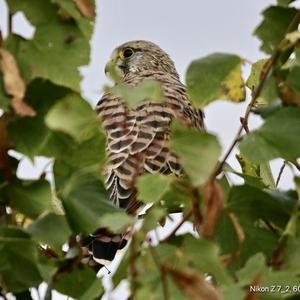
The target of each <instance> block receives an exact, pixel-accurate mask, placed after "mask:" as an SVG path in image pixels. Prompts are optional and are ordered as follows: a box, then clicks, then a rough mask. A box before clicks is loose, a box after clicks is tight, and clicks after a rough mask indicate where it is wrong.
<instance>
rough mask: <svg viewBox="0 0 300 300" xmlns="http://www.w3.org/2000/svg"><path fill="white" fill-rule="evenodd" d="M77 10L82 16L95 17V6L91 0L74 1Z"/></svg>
mask: <svg viewBox="0 0 300 300" xmlns="http://www.w3.org/2000/svg"><path fill="white" fill-rule="evenodd" d="M74 2H75V4H76V5H77V8H78V9H79V10H80V12H81V14H82V15H83V16H85V17H95V16H96V11H95V5H94V4H93V2H92V1H90V0H74Z"/></svg>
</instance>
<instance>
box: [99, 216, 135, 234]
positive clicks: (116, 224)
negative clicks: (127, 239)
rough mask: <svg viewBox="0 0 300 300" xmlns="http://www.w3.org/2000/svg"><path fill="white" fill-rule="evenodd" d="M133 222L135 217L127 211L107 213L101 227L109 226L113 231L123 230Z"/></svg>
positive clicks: (103, 217) (102, 219)
mask: <svg viewBox="0 0 300 300" xmlns="http://www.w3.org/2000/svg"><path fill="white" fill-rule="evenodd" d="M132 223H133V218H132V217H130V216H129V215H127V214H126V213H125V212H122V211H120V212H115V213H107V214H105V215H103V216H102V218H101V224H102V225H101V227H102V228H107V229H109V230H110V231H112V232H117V233H119V232H122V231H123V230H125V229H126V228H127V227H128V226H129V225H131V224H132Z"/></svg>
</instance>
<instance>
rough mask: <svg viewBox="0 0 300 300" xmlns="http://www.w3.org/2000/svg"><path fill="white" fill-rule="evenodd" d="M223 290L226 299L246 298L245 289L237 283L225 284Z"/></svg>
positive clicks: (237, 299) (239, 299) (238, 299)
mask: <svg viewBox="0 0 300 300" xmlns="http://www.w3.org/2000/svg"><path fill="white" fill-rule="evenodd" d="M222 291H223V295H224V300H232V299H234V300H242V299H245V291H243V290H242V289H241V288H240V287H239V286H237V285H236V284H233V285H223V286H222Z"/></svg>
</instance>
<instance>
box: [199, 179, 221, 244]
mask: <svg viewBox="0 0 300 300" xmlns="http://www.w3.org/2000/svg"><path fill="white" fill-rule="evenodd" d="M203 192H204V199H205V203H206V208H207V210H206V214H205V215H204V220H203V225H202V236H203V237H205V238H209V237H211V236H212V235H213V233H214V230H215V227H216V225H217V223H218V220H219V216H220V214H221V212H222V210H223V206H224V205H223V202H224V193H223V189H222V187H221V185H220V184H219V183H218V182H217V181H216V180H214V179H213V180H210V181H208V182H207V183H206V184H205V186H204V189H203Z"/></svg>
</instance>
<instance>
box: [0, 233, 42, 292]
mask: <svg viewBox="0 0 300 300" xmlns="http://www.w3.org/2000/svg"><path fill="white" fill-rule="evenodd" d="M37 263H38V254H37V247H36V245H35V244H34V242H33V241H32V240H31V239H30V237H29V235H28V234H26V233H25V232H24V231H22V230H20V229H17V228H0V273H1V285H2V284H3V285H2V286H5V287H6V289H8V290H9V291H10V292H22V291H25V290H26V289H28V288H30V287H32V286H37V285H38V284H40V283H41V281H42V277H41V275H40V273H39V270H38V267H37Z"/></svg>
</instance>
